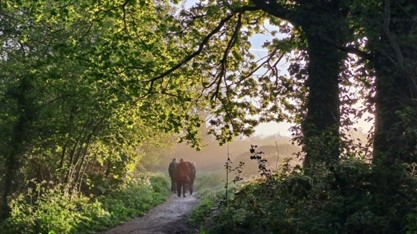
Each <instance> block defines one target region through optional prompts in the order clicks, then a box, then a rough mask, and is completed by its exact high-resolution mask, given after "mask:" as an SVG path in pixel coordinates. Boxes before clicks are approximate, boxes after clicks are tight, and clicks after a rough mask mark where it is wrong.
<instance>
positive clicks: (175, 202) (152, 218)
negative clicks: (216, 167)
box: [100, 194, 198, 234]
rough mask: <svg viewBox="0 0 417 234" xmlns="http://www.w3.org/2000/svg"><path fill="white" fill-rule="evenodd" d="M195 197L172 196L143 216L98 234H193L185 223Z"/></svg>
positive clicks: (193, 204) (195, 201)
mask: <svg viewBox="0 0 417 234" xmlns="http://www.w3.org/2000/svg"><path fill="white" fill-rule="evenodd" d="M195 196H196V195H195V194H193V195H192V196H190V195H188V196H187V197H185V198H184V197H178V196H177V195H174V194H172V195H171V197H169V198H168V200H167V201H166V202H165V203H163V204H160V205H159V206H157V207H155V208H153V209H152V210H150V211H149V212H148V213H147V214H146V215H145V216H142V217H139V218H136V219H133V220H131V221H128V222H127V223H125V224H123V225H121V226H119V227H116V228H113V229H110V230H108V231H104V232H100V234H195V233H197V231H195V230H192V228H191V227H189V226H188V225H187V223H186V220H187V216H188V215H189V214H190V212H191V210H192V208H193V207H194V206H195V205H196V204H197V201H198V200H197V198H196V197H195Z"/></svg>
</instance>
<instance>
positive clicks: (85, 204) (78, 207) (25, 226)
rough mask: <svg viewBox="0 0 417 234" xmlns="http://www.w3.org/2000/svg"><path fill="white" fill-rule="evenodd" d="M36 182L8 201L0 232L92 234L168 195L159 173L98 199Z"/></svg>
mask: <svg viewBox="0 0 417 234" xmlns="http://www.w3.org/2000/svg"><path fill="white" fill-rule="evenodd" d="M35 185H36V186H35V188H34V189H28V191H27V192H26V193H25V194H20V195H19V196H17V197H15V198H14V199H13V200H12V201H11V202H10V207H11V214H10V217H8V218H7V219H6V220H5V221H4V222H3V223H2V224H1V227H0V228H1V230H2V233H5V234H8V233H10V234H14V233H60V234H61V233H62V234H65V233H91V232H92V231H97V230H103V229H105V228H110V227H113V226H115V225H118V224H120V223H122V222H123V221H126V220H127V219H129V218H132V217H135V216H140V215H143V214H145V213H146V212H147V211H148V210H149V209H150V208H152V207H154V206H155V205H157V204H160V203H161V202H163V201H165V199H166V197H167V196H168V195H169V194H170V192H169V189H168V182H167V180H166V178H165V177H164V176H162V175H151V176H143V177H142V178H141V179H136V180H133V181H131V182H130V183H128V184H125V185H123V186H121V187H120V188H119V189H117V190H114V191H112V192H111V193H109V194H108V195H107V196H101V197H98V198H97V199H92V198H89V197H86V196H84V195H82V194H81V193H79V192H77V191H71V193H70V192H68V191H69V190H68V188H67V187H66V186H64V185H62V184H59V185H54V184H51V183H47V182H45V181H44V182H42V183H36V184H35Z"/></svg>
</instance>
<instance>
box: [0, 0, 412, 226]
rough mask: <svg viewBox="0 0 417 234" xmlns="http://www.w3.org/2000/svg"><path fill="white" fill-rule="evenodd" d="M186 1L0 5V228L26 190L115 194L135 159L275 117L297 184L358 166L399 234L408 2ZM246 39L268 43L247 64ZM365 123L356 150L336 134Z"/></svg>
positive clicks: (406, 175)
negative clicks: (292, 154) (370, 122)
mask: <svg viewBox="0 0 417 234" xmlns="http://www.w3.org/2000/svg"><path fill="white" fill-rule="evenodd" d="M191 3H193V4H191ZM191 3H190V2H185V3H183V2H181V1H147V0H137V1H135V0H133V1H131V0H117V1H108V0H104V1H90V0H87V1H50V0H42V1H2V2H1V3H0V22H1V24H0V25H1V26H0V40H1V43H2V53H1V59H0V74H1V75H0V109H1V112H0V137H1V141H0V191H1V194H0V217H1V219H5V218H7V217H9V216H10V206H9V204H10V202H11V200H12V199H13V198H14V197H15V196H16V194H19V193H21V192H23V191H25V190H27V189H28V188H30V187H31V186H33V184H34V182H41V181H53V182H54V183H55V184H63V185H65V188H66V189H67V190H68V191H72V190H74V189H77V190H80V191H83V192H87V191H89V192H91V191H90V190H91V189H88V188H86V187H88V185H89V186H90V188H91V187H98V186H99V185H103V186H104V185H107V186H109V185H111V186H116V185H121V184H123V183H124V182H125V181H126V180H127V179H128V178H129V177H131V176H132V175H133V174H134V171H137V170H138V168H141V165H142V164H144V163H145V161H152V160H153V159H152V152H147V151H146V152H145V151H140V150H139V149H145V148H152V147H158V146H159V145H163V144H171V142H173V140H172V139H173V138H177V139H178V140H179V141H182V142H187V143H189V144H190V145H191V146H193V147H196V148H199V147H201V145H200V136H199V134H200V133H199V129H200V127H201V126H202V125H205V124H206V123H207V124H209V133H211V134H212V135H213V136H214V137H215V138H216V139H217V140H218V142H219V143H220V144H224V143H226V142H228V141H231V140H233V138H234V137H236V136H239V135H247V136H249V135H251V134H252V133H253V131H254V128H255V127H256V126H257V125H258V124H259V123H262V122H269V121H276V122H282V121H288V122H291V123H293V124H294V128H293V129H292V130H293V134H294V142H296V143H298V144H299V145H300V146H301V147H302V152H300V154H299V155H300V156H302V157H303V174H304V175H305V176H309V177H311V178H313V179H312V181H313V183H318V182H319V181H320V180H322V179H323V177H321V175H324V174H326V175H330V176H331V177H332V178H333V179H332V180H333V181H335V183H336V184H337V186H339V187H341V186H345V185H346V183H350V182H349V181H346V178H341V176H340V174H341V173H340V171H338V168H340V162H341V161H342V160H345V159H352V158H357V159H358V158H361V159H363V161H367V160H369V165H370V169H371V170H370V172H369V174H367V175H368V176H369V178H367V180H368V182H369V183H370V184H372V186H371V187H372V189H369V190H368V191H369V192H370V193H371V194H372V196H373V197H372V199H371V200H372V201H370V204H372V206H373V207H374V209H373V210H372V211H373V212H374V213H375V214H376V216H378V215H380V216H384V215H386V217H390V218H387V220H388V221H387V224H386V225H387V227H386V229H385V230H386V231H388V232H389V231H393V230H404V226H405V220H406V217H409V216H410V214H412V212H413V209H414V208H416V207H417V203H416V201H415V199H416V196H415V195H416V194H415V193H416V185H417V184H416V181H415V178H414V176H415V175H414V173H415V171H414V169H413V168H414V166H415V164H416V163H417V155H416V154H417V148H416V147H417V145H416V144H417V143H416V142H417V122H416V120H415V116H417V101H416V100H417V99H416V95H417V43H416V42H417V3H416V2H415V1H412V0H399V1H397V0H369V1H361V0H309V1H306V0H285V1H284V0H271V1H262V0H218V1H192V2H191ZM265 25H266V26H265ZM256 34H263V35H269V38H271V39H266V41H265V42H264V45H263V48H264V49H265V51H266V55H265V56H264V57H263V58H261V59H259V58H257V57H256V56H254V54H253V53H252V52H251V48H252V47H251V37H252V36H253V35H256ZM282 62H285V63H286V64H287V65H288V66H287V67H286V69H285V70H284V69H282V67H280V64H281V63H282ZM352 90H353V91H352ZM357 104H361V105H357ZM201 113H205V114H201ZM366 113H368V114H370V115H371V116H374V127H373V128H372V131H371V132H370V136H369V144H367V145H366V146H358V145H356V144H355V143H354V142H353V141H352V139H350V138H349V136H348V135H347V132H348V131H347V130H348V129H350V128H351V127H352V125H353V124H354V123H355V121H357V120H358V119H359V118H361V117H362V116H364V115H365V114H366ZM202 116H206V117H207V116H208V117H207V118H204V119H203V118H202ZM154 160H156V159H154ZM367 162H368V161H367ZM353 184H355V183H353ZM91 185H93V186H91ZM357 189H358V190H359V188H357ZM413 217H414V222H415V220H416V218H415V217H417V215H416V216H413ZM381 223H383V222H381ZM414 225H415V226H417V225H416V224H414Z"/></svg>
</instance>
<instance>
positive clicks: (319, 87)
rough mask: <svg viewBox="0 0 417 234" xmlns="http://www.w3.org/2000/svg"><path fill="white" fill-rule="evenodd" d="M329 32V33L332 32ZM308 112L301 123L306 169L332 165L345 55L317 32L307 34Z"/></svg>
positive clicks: (335, 156) (335, 155)
mask: <svg viewBox="0 0 417 234" xmlns="http://www.w3.org/2000/svg"><path fill="white" fill-rule="evenodd" d="M329 33H330V32H329ZM307 41H308V56H309V63H308V68H307V69H308V79H307V82H306V86H307V88H308V92H309V94H308V97H307V104H306V108H307V115H306V118H305V119H304V121H303V123H302V131H303V136H304V142H303V143H304V151H305V152H306V157H305V161H304V168H305V169H306V170H307V171H308V170H310V169H312V168H314V166H315V165H316V164H317V165H318V164H326V165H327V166H328V165H331V164H333V163H334V162H335V161H337V160H338V158H339V153H340V152H339V147H340V136H339V127H340V100H339V85H338V84H339V81H338V77H339V72H340V63H341V61H342V59H343V55H342V54H341V53H340V52H339V51H338V50H337V49H336V48H335V47H333V46H329V43H328V42H326V41H325V40H323V39H321V38H319V37H318V36H317V35H314V34H313V35H307Z"/></svg>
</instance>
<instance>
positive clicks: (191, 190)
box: [190, 182, 193, 195]
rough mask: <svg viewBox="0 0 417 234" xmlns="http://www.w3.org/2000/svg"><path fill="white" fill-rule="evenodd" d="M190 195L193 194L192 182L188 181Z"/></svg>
mask: <svg viewBox="0 0 417 234" xmlns="http://www.w3.org/2000/svg"><path fill="white" fill-rule="evenodd" d="M190 195H193V182H190Z"/></svg>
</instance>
